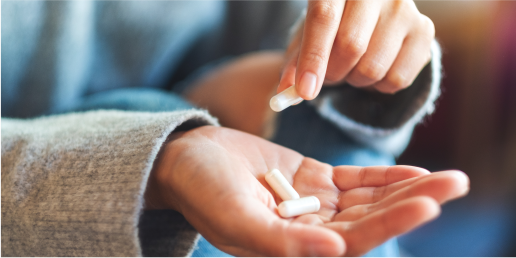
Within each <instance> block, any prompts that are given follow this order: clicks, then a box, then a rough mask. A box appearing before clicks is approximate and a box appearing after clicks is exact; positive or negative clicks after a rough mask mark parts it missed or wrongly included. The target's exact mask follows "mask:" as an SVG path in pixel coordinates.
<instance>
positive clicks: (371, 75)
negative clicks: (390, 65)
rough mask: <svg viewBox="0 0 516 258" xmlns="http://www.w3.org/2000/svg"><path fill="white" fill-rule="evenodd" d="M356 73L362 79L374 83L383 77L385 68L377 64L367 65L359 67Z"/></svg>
mask: <svg viewBox="0 0 516 258" xmlns="http://www.w3.org/2000/svg"><path fill="white" fill-rule="evenodd" d="M357 72H358V74H359V75H360V76H361V77H362V78H365V79H367V80H368V81H371V82H372V83H374V82H377V81H380V80H381V79H382V78H383V76H384V75H385V68H384V67H383V66H382V65H381V64H378V63H369V64H367V65H359V66H358V67H357Z"/></svg>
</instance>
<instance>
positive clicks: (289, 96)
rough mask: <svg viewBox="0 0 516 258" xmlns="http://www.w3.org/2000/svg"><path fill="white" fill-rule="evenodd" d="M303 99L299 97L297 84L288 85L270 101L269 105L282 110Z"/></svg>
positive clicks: (275, 109)
mask: <svg viewBox="0 0 516 258" xmlns="http://www.w3.org/2000/svg"><path fill="white" fill-rule="evenodd" d="M301 101H303V98H301V97H299V95H297V92H296V87H295V85H292V86H290V87H288V88H287V89H286V90H284V91H282V92H280V93H278V94H276V95H275V96H274V97H272V98H271V100H270V101H269V105H270V107H271V109H272V110H274V111H276V112H280V111H282V110H284V109H285V108H288V107H290V106H292V105H294V104H296V103H298V102H301Z"/></svg>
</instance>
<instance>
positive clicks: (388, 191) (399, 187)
mask: <svg viewBox="0 0 516 258" xmlns="http://www.w3.org/2000/svg"><path fill="white" fill-rule="evenodd" d="M382 188H383V189H382ZM382 188H378V189H380V190H376V191H375V190H370V191H369V192H368V193H355V194H354V196H352V195H351V194H348V196H342V197H341V198H340V200H339V204H338V207H339V209H340V210H342V212H340V213H339V214H337V215H336V216H335V217H334V220H336V221H353V220H357V219H359V218H361V217H363V216H365V215H367V214H370V213H373V212H375V211H378V210H381V209H384V208H386V207H389V206H391V205H393V204H395V203H397V202H400V201H403V200H405V199H408V198H412V197H415V196H428V197H431V198H433V199H434V200H436V201H437V202H438V203H440V204H442V203H444V202H447V201H450V200H452V199H456V198H458V197H460V196H463V195H465V194H466V193H467V191H468V190H469V179H468V177H467V176H466V175H465V174H464V173H463V172H460V171H445V172H436V173H433V174H431V175H428V176H424V177H421V178H412V179H408V180H405V181H402V182H398V183H395V184H392V185H389V186H387V187H382ZM352 199H356V200H354V201H353V200H352ZM357 204H359V205H357ZM360 204H361V205H360Z"/></svg>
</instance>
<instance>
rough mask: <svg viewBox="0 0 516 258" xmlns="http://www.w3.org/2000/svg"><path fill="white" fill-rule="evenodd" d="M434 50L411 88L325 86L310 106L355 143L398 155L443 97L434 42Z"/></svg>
mask: <svg viewBox="0 0 516 258" xmlns="http://www.w3.org/2000/svg"><path fill="white" fill-rule="evenodd" d="M431 51H432V59H431V62H430V63H429V64H428V65H426V66H425V67H424V68H423V70H422V71H421V72H420V74H419V75H418V77H417V78H416V80H415V81H414V82H413V84H412V85H411V86H410V87H408V88H406V89H404V90H401V91H399V92H397V93H396V94H392V95H391V94H382V93H378V92H368V91H364V90H360V89H357V88H355V87H352V86H351V85H349V84H344V85H341V86H339V87H323V90H322V91H321V94H320V95H319V97H318V98H316V99H315V100H313V101H311V102H310V104H311V105H313V106H314V107H316V109H317V111H318V112H319V114H320V115H321V116H322V117H323V118H325V119H327V120H329V121H330V122H332V123H333V124H334V125H336V126H337V127H338V128H339V129H340V130H341V131H343V132H344V133H346V134H347V135H348V136H350V137H351V138H353V139H354V140H355V141H357V142H359V143H361V144H364V145H366V146H368V147H370V148H373V149H375V150H378V151H381V152H387V153H390V154H392V155H395V156H398V155H400V154H401V153H402V152H403V150H404V149H405V148H406V147H407V145H408V143H409V140H410V137H411V135H412V132H413V130H414V127H415V126H416V125H417V124H418V123H420V122H421V121H423V119H424V118H425V116H427V115H429V114H432V113H433V111H434V109H435V106H434V102H435V101H436V99H437V98H438V97H439V95H440V88H439V86H440V82H441V51H440V47H439V44H438V43H437V41H435V40H434V41H433V42H432V47H431Z"/></svg>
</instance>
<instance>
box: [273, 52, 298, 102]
mask: <svg viewBox="0 0 516 258" xmlns="http://www.w3.org/2000/svg"><path fill="white" fill-rule="evenodd" d="M297 58H298V52H296V53H295V54H294V55H292V56H291V57H290V59H289V60H288V61H287V64H286V65H285V67H284V68H283V72H282V74H281V78H280V83H279V86H278V89H277V90H276V92H277V93H280V92H282V91H284V90H286V89H287V88H288V87H290V86H292V85H294V84H295V83H296V81H295V80H296V66H297Z"/></svg>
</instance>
